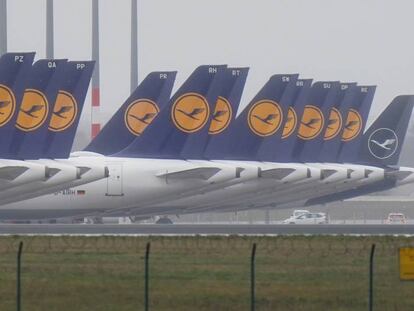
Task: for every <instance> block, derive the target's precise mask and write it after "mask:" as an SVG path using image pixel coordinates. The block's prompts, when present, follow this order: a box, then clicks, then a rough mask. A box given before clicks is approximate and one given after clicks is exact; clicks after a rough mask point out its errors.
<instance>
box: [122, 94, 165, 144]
mask: <svg viewBox="0 0 414 311" xmlns="http://www.w3.org/2000/svg"><path fill="white" fill-rule="evenodd" d="M158 112H160V109H159V108H158V106H157V104H156V103H154V102H153V101H152V100H149V99H138V100H136V101H134V102H132V103H131V104H130V105H129V106H128V108H127V110H126V111H125V115H124V120H125V124H126V127H127V128H128V130H129V131H130V132H131V133H132V134H134V135H136V136H139V135H141V134H142V133H143V132H144V131H145V129H146V128H147V126H148V125H150V124H151V122H152V121H153V120H154V119H155V117H156V116H157V114H158Z"/></svg>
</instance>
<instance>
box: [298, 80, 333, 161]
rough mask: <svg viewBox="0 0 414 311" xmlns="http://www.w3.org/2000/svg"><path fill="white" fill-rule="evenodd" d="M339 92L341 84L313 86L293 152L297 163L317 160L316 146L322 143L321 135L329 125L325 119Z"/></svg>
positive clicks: (317, 84) (316, 83)
mask: <svg viewBox="0 0 414 311" xmlns="http://www.w3.org/2000/svg"><path fill="white" fill-rule="evenodd" d="M338 90H339V82H332V81H325V82H315V83H314V84H313V85H312V88H311V91H310V93H309V97H308V101H307V104H306V106H305V108H304V110H303V114H302V116H301V117H300V122H299V128H298V131H297V135H296V136H297V138H298V139H297V140H296V143H295V147H294V151H293V160H294V161H295V162H312V161H315V160H316V158H317V155H318V149H316V148H317V146H316V145H318V146H319V144H321V143H322V140H323V138H322V137H321V136H322V135H321V134H322V133H324V131H325V129H326V123H327V122H325V119H327V118H326V116H327V115H328V114H329V111H330V109H331V108H332V106H333V105H334V99H335V98H336V94H337V92H338ZM319 147H320V146H319Z"/></svg>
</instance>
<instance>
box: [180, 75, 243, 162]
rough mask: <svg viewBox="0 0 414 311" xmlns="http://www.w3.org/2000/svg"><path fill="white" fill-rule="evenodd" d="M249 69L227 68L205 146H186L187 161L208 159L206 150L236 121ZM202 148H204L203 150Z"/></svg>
mask: <svg viewBox="0 0 414 311" xmlns="http://www.w3.org/2000/svg"><path fill="white" fill-rule="evenodd" d="M248 71H249V68H227V69H226V71H225V72H224V76H223V80H222V87H221V90H220V93H219V97H218V98H217V101H216V104H215V107H214V109H213V110H211V112H210V113H211V121H210V122H209V130H208V134H209V135H207V136H205V137H204V138H205V139H206V140H205V143H204V146H203V144H202V143H201V141H200V144H199V146H200V148H197V149H196V148H194V147H192V146H191V145H188V144H186V146H185V147H184V148H183V150H182V152H181V155H182V156H183V158H186V159H204V158H206V155H205V153H206V149H207V146H208V145H209V144H210V142H211V141H213V140H214V139H217V137H219V136H221V135H223V133H225V132H226V131H227V130H228V128H229V126H230V125H231V123H232V122H233V121H234V119H235V117H236V113H237V109H238V108H239V104H240V99H241V96H242V93H243V89H244V85H245V83H246V78H247V74H248ZM201 147H202V148H201Z"/></svg>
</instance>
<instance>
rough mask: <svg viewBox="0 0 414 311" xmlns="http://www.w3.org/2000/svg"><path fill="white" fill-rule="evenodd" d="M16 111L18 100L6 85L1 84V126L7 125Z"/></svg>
mask: <svg viewBox="0 0 414 311" xmlns="http://www.w3.org/2000/svg"><path fill="white" fill-rule="evenodd" d="M15 109H16V98H15V97H14V94H13V92H12V91H11V90H10V89H9V88H8V87H7V86H5V85H2V84H0V126H3V125H5V124H7V122H9V121H10V119H11V117H12V116H13V113H14V110H15Z"/></svg>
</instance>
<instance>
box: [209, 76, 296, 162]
mask: <svg viewBox="0 0 414 311" xmlns="http://www.w3.org/2000/svg"><path fill="white" fill-rule="evenodd" d="M297 77H298V75H296V74H295V75H281V74H278V75H273V76H272V77H270V79H269V80H268V81H267V82H266V84H265V85H264V86H263V87H262V88H261V89H260V91H259V92H258V93H257V94H256V96H255V97H254V98H253V99H252V100H251V101H250V103H249V105H247V107H245V108H244V110H243V111H242V112H241V113H240V115H239V116H238V117H237V118H236V120H234V122H233V123H232V125H231V126H230V127H229V129H228V131H226V132H225V133H224V135H220V136H217V137H215V138H214V140H211V142H210V144H209V145H208V147H207V149H206V153H205V154H206V157H207V158H209V159H227V160H256V159H257V156H258V151H259V148H260V145H261V143H262V141H263V139H264V138H265V137H268V136H271V135H274V134H275V133H276V132H278V131H279V130H280V128H281V124H282V122H283V119H284V117H285V115H286V114H287V107H282V105H281V100H282V98H283V95H284V93H285V91H286V89H287V88H288V85H291V84H292V83H293V82H294V81H296V79H297Z"/></svg>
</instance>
